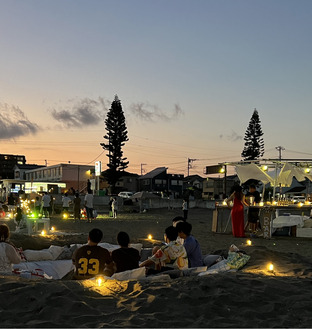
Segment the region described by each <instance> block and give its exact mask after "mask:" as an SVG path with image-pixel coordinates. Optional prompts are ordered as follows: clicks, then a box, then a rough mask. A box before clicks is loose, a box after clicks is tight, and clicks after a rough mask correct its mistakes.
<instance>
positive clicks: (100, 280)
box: [96, 277, 103, 287]
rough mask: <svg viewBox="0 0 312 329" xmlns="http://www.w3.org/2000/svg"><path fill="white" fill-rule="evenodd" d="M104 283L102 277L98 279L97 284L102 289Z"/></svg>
mask: <svg viewBox="0 0 312 329" xmlns="http://www.w3.org/2000/svg"><path fill="white" fill-rule="evenodd" d="M102 283H103V278H102V277H99V278H97V279H96V284H97V285H98V286H99V287H100V286H101V285H102Z"/></svg>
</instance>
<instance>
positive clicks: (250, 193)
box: [246, 191, 261, 203]
mask: <svg viewBox="0 0 312 329" xmlns="http://www.w3.org/2000/svg"><path fill="white" fill-rule="evenodd" d="M251 196H253V197H254V198H255V203H259V202H260V201H261V196H260V193H259V192H258V191H254V192H247V194H246V197H251Z"/></svg>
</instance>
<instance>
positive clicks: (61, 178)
mask: <svg viewBox="0 0 312 329" xmlns="http://www.w3.org/2000/svg"><path fill="white" fill-rule="evenodd" d="M91 170H94V166H88V165H77V164H67V163H60V164H57V165H54V166H48V167H41V168H36V169H32V170H28V171H26V172H25V176H26V177H25V178H26V181H28V182H50V183H53V182H62V183H66V188H67V189H70V188H71V187H72V188H73V189H74V190H79V192H85V191H86V190H87V181H88V179H90V178H91Z"/></svg>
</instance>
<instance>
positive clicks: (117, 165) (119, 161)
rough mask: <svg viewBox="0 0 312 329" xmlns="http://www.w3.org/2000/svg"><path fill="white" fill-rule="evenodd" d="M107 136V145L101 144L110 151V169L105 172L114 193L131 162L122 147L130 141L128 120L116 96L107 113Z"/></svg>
mask: <svg viewBox="0 0 312 329" xmlns="http://www.w3.org/2000/svg"><path fill="white" fill-rule="evenodd" d="M105 128H106V130H107V134H106V135H105V136H104V138H105V139H106V140H107V143H100V145H101V146H102V147H103V149H104V150H107V151H108V154H107V156H108V159H109V163H108V165H107V166H108V169H107V170H106V172H105V176H106V178H107V181H108V183H109V184H110V186H111V188H112V191H111V192H114V189H115V185H116V183H117V181H118V179H119V178H120V177H121V176H122V173H123V171H124V170H125V169H126V168H127V167H128V164H129V161H126V160H127V158H124V157H123V151H122V147H123V146H124V145H125V142H127V141H128V140H129V139H128V131H127V127H126V119H125V116H124V112H123V110H122V106H121V102H120V100H119V98H118V96H117V95H116V96H115V99H114V101H113V102H112V105H111V108H110V109H109V111H108V113H107V118H106V120H105Z"/></svg>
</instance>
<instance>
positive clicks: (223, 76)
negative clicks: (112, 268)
mask: <svg viewBox="0 0 312 329" xmlns="http://www.w3.org/2000/svg"><path fill="white" fill-rule="evenodd" d="M311 16H312V1H310V0H293V1H290V0H189V1H186V0H170V1H168V0H157V1H154V0H153V1H152V0H150V1H149V0H131V1H129V0H66V1H64V0H53V1H52V0H49V1H48V0H23V1H22V0H19V1H17V0H6V1H5V0H0V153H9V154H23V155H25V156H26V159H27V163H36V164H45V163H47V164H48V165H54V164H57V163H67V162H68V161H70V162H71V163H76V164H94V161H102V164H103V170H104V169H105V168H106V164H107V162H108V158H107V157H106V155H105V154H106V153H105V151H104V150H103V149H102V148H101V146H100V143H101V142H103V141H104V139H103V136H104V135H105V134H106V131H105V124H104V120H105V117H106V114H107V111H108V109H109V108H110V105H111V103H112V101H113V100H114V97H115V95H116V94H117V95H118V97H119V99H120V100H121V103H122V106H123V110H124V114H125V117H126V123H127V128H128V137H129V141H128V142H127V143H126V145H125V147H124V149H123V150H124V156H126V157H127V158H128V160H129V161H130V163H129V167H128V169H127V170H128V171H131V172H135V173H139V174H140V173H141V168H142V169H143V173H145V172H148V171H150V170H152V169H154V168H156V167H160V166H166V167H168V172H170V173H179V174H185V175H186V174H187V159H188V158H191V159H196V160H195V161H193V162H192V168H191V169H190V174H200V175H202V176H205V175H203V172H204V167H205V166H206V165H214V164H217V163H219V162H227V161H229V162H231V161H240V160H241V152H242V150H243V147H244V140H243V137H244V134H245V131H246V129H247V126H248V123H249V120H250V118H251V116H252V113H253V111H254V109H255V108H256V109H257V111H258V112H259V116H260V120H261V126H262V130H263V133H264V135H263V138H264V146H265V154H264V158H271V159H272V158H277V156H278V151H277V150H276V147H277V146H283V147H284V148H285V150H284V151H283V152H282V157H283V158H312V150H311V144H312V143H311V142H312V134H311V122H312V111H311V103H312V102H311V101H312V90H311V88H312V61H311V58H312V40H311V39H312V36H311V31H312V20H311Z"/></svg>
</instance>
